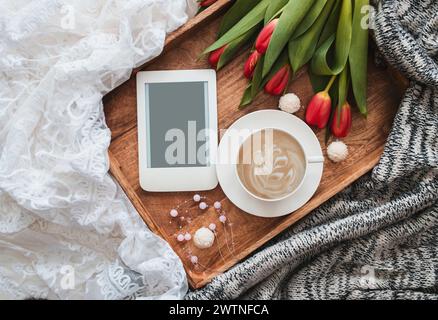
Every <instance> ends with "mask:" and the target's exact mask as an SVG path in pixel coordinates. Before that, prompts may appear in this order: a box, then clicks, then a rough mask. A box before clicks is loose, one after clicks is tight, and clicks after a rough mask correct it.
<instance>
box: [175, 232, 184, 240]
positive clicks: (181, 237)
mask: <svg viewBox="0 0 438 320" xmlns="http://www.w3.org/2000/svg"><path fill="white" fill-rule="evenodd" d="M176 239H177V240H178V241H179V242H183V241H184V235H183V234H181V233H180V234H179V235H178V236H177V237H176Z"/></svg>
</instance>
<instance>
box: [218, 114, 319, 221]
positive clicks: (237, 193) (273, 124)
mask: <svg viewBox="0 0 438 320" xmlns="http://www.w3.org/2000/svg"><path fill="white" fill-rule="evenodd" d="M263 128H278V129H281V130H283V131H286V132H289V133H291V134H292V135H293V136H295V137H296V138H297V139H299V140H300V141H301V143H302V144H303V147H304V148H305V149H306V150H305V151H306V154H307V155H308V156H309V157H314V156H321V157H322V156H323V154H322V150H321V146H320V144H319V141H318V139H317V137H316V136H315V134H314V133H313V131H312V129H310V128H309V126H308V125H307V124H306V123H305V122H304V121H302V120H301V119H299V118H297V117H295V116H293V115H291V114H289V113H286V112H283V111H277V110H262V111H256V112H253V113H250V114H248V115H246V116H244V117H242V118H240V119H239V120H237V121H236V122H235V123H233V125H232V126H231V127H230V128H229V129H228V130H227V132H226V133H225V134H224V136H223V137H222V139H221V142H220V144H219V150H218V155H219V156H220V157H221V159H222V160H223V159H224V158H223V155H226V156H225V157H228V156H229V155H231V157H237V152H238V149H239V144H236V143H233V142H232V141H233V140H232V139H231V134H230V132H232V131H230V130H233V129H235V130H242V129H249V130H260V129H263ZM243 139H245V137H242V141H243ZM221 159H220V160H219V163H218V164H217V165H216V171H217V176H218V180H219V184H220V185H221V187H222V190H223V191H224V193H225V195H226V196H227V197H228V199H230V201H231V202H232V203H234V204H235V205H236V206H237V207H238V208H240V209H242V210H243V211H245V212H247V213H250V214H252V215H255V216H259V217H265V218H274V217H280V216H284V215H287V214H290V213H292V212H294V211H295V210H297V209H299V208H301V207H302V206H303V205H304V204H306V202H307V201H309V200H310V198H311V197H312V196H313V195H314V193H315V192H316V189H318V186H319V183H320V181H321V177H322V171H323V167H324V165H323V163H309V164H308V173H307V175H306V177H305V180H304V183H303V185H302V187H301V188H300V189H299V190H297V191H296V192H295V193H294V194H292V195H291V196H290V197H288V198H286V199H284V200H281V201H278V202H265V201H262V200H258V199H256V198H254V197H252V196H251V195H249V194H248V193H247V192H246V191H245V190H244V189H243V188H242V186H241V184H240V183H239V181H238V177H237V175H236V171H235V165H234V164H233V163H230V162H227V161H221ZM225 163H226V164H225Z"/></svg>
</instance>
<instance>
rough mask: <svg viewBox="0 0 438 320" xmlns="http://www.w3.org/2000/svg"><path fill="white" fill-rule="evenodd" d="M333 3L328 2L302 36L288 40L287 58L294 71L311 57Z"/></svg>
mask: <svg viewBox="0 0 438 320" xmlns="http://www.w3.org/2000/svg"><path fill="white" fill-rule="evenodd" d="M333 4H334V1H330V2H328V3H327V4H326V6H325V7H324V10H323V11H322V13H321V14H320V15H319V17H318V19H316V21H315V23H314V24H313V25H312V26H311V27H310V29H309V30H307V32H305V33H304V34H303V35H302V36H300V37H298V38H296V39H291V40H290V41H289V46H288V48H289V60H290V63H291V66H292V70H293V72H294V73H296V72H297V71H298V70H299V69H300V68H301V67H302V66H304V65H305V64H306V63H307V62H309V61H310V60H311V59H312V57H313V54H314V53H315V50H316V46H317V44H318V40H319V36H320V34H321V31H322V29H323V28H324V24H325V22H326V20H327V18H328V16H329V14H330V12H331V11H332V6H333Z"/></svg>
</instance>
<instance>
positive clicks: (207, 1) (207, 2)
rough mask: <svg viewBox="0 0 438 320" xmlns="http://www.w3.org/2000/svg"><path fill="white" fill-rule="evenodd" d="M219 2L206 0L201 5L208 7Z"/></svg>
mask: <svg viewBox="0 0 438 320" xmlns="http://www.w3.org/2000/svg"><path fill="white" fill-rule="evenodd" d="M216 1H217V0H204V1H201V3H200V4H199V5H200V6H201V7H208V6H211V5H212V4H213V3H215V2H216Z"/></svg>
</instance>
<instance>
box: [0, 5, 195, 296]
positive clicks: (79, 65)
mask: <svg viewBox="0 0 438 320" xmlns="http://www.w3.org/2000/svg"><path fill="white" fill-rule="evenodd" d="M190 1H192V2H190V5H189V6H187V3H186V0H95V1H87V0H83V1H81V0H77V1H61V0H33V1H29V0H6V1H5V0H0V298H15V299H23V298H29V297H35V298H48V299H58V298H59V299H84V298H85V299H125V298H174V299H178V298H182V297H183V295H184V294H185V292H186V290H187V284H186V277H185V273H184V270H183V267H182V264H181V262H180V260H179V259H178V257H177V256H176V255H175V254H174V253H173V251H172V250H171V249H170V247H169V246H168V245H167V243H165V242H164V241H163V240H162V239H161V238H159V237H157V236H156V235H154V234H152V233H151V232H150V231H149V230H148V229H147V227H146V226H145V225H144V223H143V222H142V221H141V219H140V218H139V216H138V214H137V213H136V212H135V210H134V209H133V207H132V206H131V204H130V203H129V201H128V200H127V199H126V197H125V195H124V194H123V193H122V192H121V191H120V188H119V187H118V185H117V184H116V183H115V182H114V181H113V179H112V178H111V177H110V176H109V174H108V168H109V162H108V155H107V149H108V146H109V143H110V138H111V135H110V131H109V129H108V127H107V126H106V124H105V118H104V113H103V105H102V96H103V95H104V94H105V93H107V92H108V91H110V90H112V89H114V88H115V87H116V86H118V85H120V84H121V83H122V82H124V81H126V80H127V79H128V78H129V76H130V73H131V70H132V69H133V68H134V67H136V66H139V65H141V64H143V63H144V62H145V61H146V60H149V59H151V58H152V57H154V56H156V55H158V54H159V53H160V52H161V50H162V47H163V44H164V39H165V35H166V33H168V32H170V31H172V30H174V29H176V28H177V27H179V26H180V25H182V24H183V23H184V22H185V21H186V20H187V18H188V16H189V15H190V14H192V13H193V12H188V11H189V7H191V8H192V9H193V2H194V0H190Z"/></svg>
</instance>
